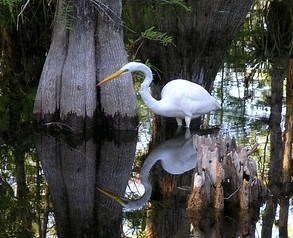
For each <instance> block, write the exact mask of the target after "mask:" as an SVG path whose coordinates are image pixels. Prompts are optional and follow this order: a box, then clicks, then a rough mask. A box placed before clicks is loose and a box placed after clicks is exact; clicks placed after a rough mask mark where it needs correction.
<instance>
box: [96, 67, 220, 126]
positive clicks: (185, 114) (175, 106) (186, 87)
mask: <svg viewBox="0 0 293 238" xmlns="http://www.w3.org/2000/svg"><path fill="white" fill-rule="evenodd" d="M135 71H140V72H142V73H144V75H145V79H144V81H143V83H142V84H141V89H140V95H141V97H142V99H143V101H144V102H145V104H146V105H147V106H148V107H149V108H150V109H151V110H152V111H153V112H154V113H156V114H158V115H161V116H165V117H175V118H176V121H177V124H178V126H181V125H182V120H183V119H184V120H185V125H186V127H187V128H189V126H190V121H191V119H193V118H197V117H199V116H201V115H202V114H206V113H208V112H210V111H212V110H216V109H219V108H221V106H220V104H219V102H218V101H217V100H216V99H215V98H214V97H212V96H211V95H210V94H209V93H208V92H207V91H206V90H205V89H204V88H203V87H202V86H200V85H198V84H196V83H193V82H190V81H188V80H184V79H175V80H172V81H170V82H169V83H167V84H166V85H165V86H164V88H163V89H162V92H161V100H156V99H155V98H153V97H152V95H151V93H150V84H151V82H152V81H153V74H152V71H151V69H150V68H149V67H148V66H146V65H145V64H143V63H139V62H130V63H128V64H126V65H124V66H123V67H122V68H121V69H120V70H118V71H117V72H115V73H114V74H112V75H110V76H109V77H107V78H105V79H104V80H102V81H101V82H99V83H98V85H101V84H103V83H106V82H108V81H110V80H112V79H114V78H117V77H119V76H120V75H122V74H124V73H126V72H135Z"/></svg>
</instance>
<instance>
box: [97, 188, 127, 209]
mask: <svg viewBox="0 0 293 238" xmlns="http://www.w3.org/2000/svg"><path fill="white" fill-rule="evenodd" d="M98 190H99V191H100V192H102V193H103V194H105V195H107V196H108V197H110V198H113V199H114V200H115V201H117V202H119V203H120V204H121V205H122V206H126V205H127V203H128V202H129V200H128V199H127V198H124V197H120V196H118V195H116V194H114V193H112V192H110V191H107V190H105V189H101V188H98Z"/></svg>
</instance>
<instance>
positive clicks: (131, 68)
mask: <svg viewBox="0 0 293 238" xmlns="http://www.w3.org/2000/svg"><path fill="white" fill-rule="evenodd" d="M145 68H146V66H145V65H144V64H143V63H139V62H129V63H128V64H126V65H124V66H123V67H122V68H121V69H119V70H118V71H116V72H115V73H113V74H111V75H110V76H109V77H107V78H105V79H103V80H102V81H100V82H99V83H98V84H97V86H100V85H102V84H104V83H107V82H109V81H111V80H112V79H115V78H118V77H119V76H121V75H123V74H125V73H127V72H130V73H131V72H135V71H142V72H145Z"/></svg>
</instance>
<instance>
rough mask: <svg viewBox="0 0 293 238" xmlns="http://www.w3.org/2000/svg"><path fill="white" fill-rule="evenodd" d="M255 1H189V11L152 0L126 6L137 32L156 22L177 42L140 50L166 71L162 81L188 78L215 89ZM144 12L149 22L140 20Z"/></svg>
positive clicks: (209, 88) (149, 43) (140, 53)
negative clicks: (237, 34)
mask: <svg viewBox="0 0 293 238" xmlns="http://www.w3.org/2000/svg"><path fill="white" fill-rule="evenodd" d="M252 3H253V1H251V0H249V1H243V0H242V1H237V0H232V1H223V0H221V1H215V0H208V1H207V0H200V1H186V5H187V6H189V7H190V9H191V10H189V11H186V10H182V9H180V7H178V6H177V7H174V6H172V5H168V4H162V3H160V1H157V2H155V1H151V0H148V1H144V3H139V4H138V3H137V1H126V7H127V9H128V11H127V14H129V15H130V17H129V18H130V19H134V20H133V22H131V23H132V24H130V26H131V27H133V28H134V29H133V30H135V32H141V31H144V30H146V29H147V28H148V27H151V26H153V25H155V26H157V28H158V30H160V31H162V32H166V33H167V34H168V35H170V36H172V37H173V43H172V44H169V45H168V46H166V47H164V46H163V45H161V44H158V43H157V42H152V41H146V42H145V43H144V45H142V47H141V48H140V49H139V50H138V56H139V57H141V58H142V59H143V60H148V59H150V61H151V63H152V64H153V65H155V66H156V67H158V68H159V69H160V72H163V73H162V74H161V75H160V76H161V79H162V81H160V84H165V83H166V82H168V81H169V80H172V79H174V78H185V79H188V80H190V81H193V82H196V83H199V84H200V85H202V86H204V87H205V88H206V89H207V90H208V91H211V89H212V83H213V80H214V78H215V76H216V74H217V72H218V69H219V67H220V66H221V65H222V63H223V60H224V57H225V55H226V52H227V50H228V47H229V46H230V43H231V41H232V39H233V38H234V37H235V35H236V33H237V31H238V29H239V27H240V26H241V24H242V22H243V21H244V19H245V17H246V15H247V13H248V11H249V10H250V7H251V5H252ZM143 15H146V16H148V17H149V19H148V20H149V21H147V22H144V21H141V20H139V19H141V17H142V16H143ZM163 16H164V17H163ZM143 20H144V19H143ZM161 82H162V83H161Z"/></svg>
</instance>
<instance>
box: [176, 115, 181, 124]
mask: <svg viewBox="0 0 293 238" xmlns="http://www.w3.org/2000/svg"><path fill="white" fill-rule="evenodd" d="M176 121H177V125H178V126H182V118H179V117H176Z"/></svg>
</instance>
